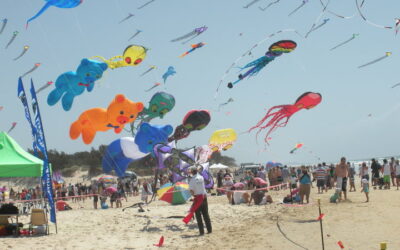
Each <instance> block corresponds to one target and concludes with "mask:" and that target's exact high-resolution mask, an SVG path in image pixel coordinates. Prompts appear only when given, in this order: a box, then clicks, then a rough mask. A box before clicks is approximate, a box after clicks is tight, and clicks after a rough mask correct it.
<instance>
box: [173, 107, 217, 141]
mask: <svg viewBox="0 0 400 250" xmlns="http://www.w3.org/2000/svg"><path fill="white" fill-rule="evenodd" d="M210 121H211V115H210V112H209V111H208V110H190V111H189V112H188V113H187V114H186V115H185V117H184V118H183V121H182V124H181V125H179V126H177V127H176V128H175V132H174V134H173V135H172V136H171V137H170V138H168V141H169V142H172V141H175V142H176V141H178V140H181V139H183V138H186V137H188V136H189V135H190V133H191V132H192V131H194V130H202V129H203V128H205V127H206V126H207V125H208V123H210Z"/></svg>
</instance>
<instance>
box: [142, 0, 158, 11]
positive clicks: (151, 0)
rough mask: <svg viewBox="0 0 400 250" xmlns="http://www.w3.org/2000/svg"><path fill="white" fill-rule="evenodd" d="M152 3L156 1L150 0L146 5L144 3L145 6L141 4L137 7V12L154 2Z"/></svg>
mask: <svg viewBox="0 0 400 250" xmlns="http://www.w3.org/2000/svg"><path fill="white" fill-rule="evenodd" d="M154 1H156V0H150V1H148V2H147V3H145V4H143V5H142V6H140V7H138V10H140V9H142V8H144V7H146V6H147V5H149V4H151V3H152V2H154Z"/></svg>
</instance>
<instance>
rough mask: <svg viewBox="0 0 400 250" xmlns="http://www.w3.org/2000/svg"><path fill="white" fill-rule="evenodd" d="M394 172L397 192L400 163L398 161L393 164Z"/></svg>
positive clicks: (399, 183) (399, 181) (399, 178)
mask: <svg viewBox="0 0 400 250" xmlns="http://www.w3.org/2000/svg"><path fill="white" fill-rule="evenodd" d="M394 167H395V170H396V184H397V190H399V186H400V162H399V160H396V163H395V164H394Z"/></svg>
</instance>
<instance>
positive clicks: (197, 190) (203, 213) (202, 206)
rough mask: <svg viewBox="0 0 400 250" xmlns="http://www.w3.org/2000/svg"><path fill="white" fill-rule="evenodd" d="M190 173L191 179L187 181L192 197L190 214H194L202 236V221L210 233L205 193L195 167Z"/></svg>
mask: <svg viewBox="0 0 400 250" xmlns="http://www.w3.org/2000/svg"><path fill="white" fill-rule="evenodd" d="M191 173H192V178H191V179H190V181H189V189H190V193H191V194H192V195H193V196H194V199H193V205H192V208H191V209H190V213H193V212H194V213H195V214H196V220H197V226H198V228H199V231H200V235H204V225H203V219H204V223H205V224H206V228H207V232H208V233H211V232H212V226H211V220H210V215H209V214H208V203H207V193H206V188H205V185H204V178H203V176H201V175H200V174H199V173H198V172H197V168H195V167H194V168H192V169H191ZM193 210H194V211H193ZM202 217H203V218H202ZM185 219H186V218H185ZM189 220H190V218H189ZM186 221H188V220H184V222H185V223H186Z"/></svg>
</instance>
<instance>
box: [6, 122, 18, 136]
mask: <svg viewBox="0 0 400 250" xmlns="http://www.w3.org/2000/svg"><path fill="white" fill-rule="evenodd" d="M16 126H17V123H16V122H13V123H12V124H11V128H10V129H9V130H8V131H7V134H9V133H10V132H11V131H13V130H14V128H15V127H16Z"/></svg>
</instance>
